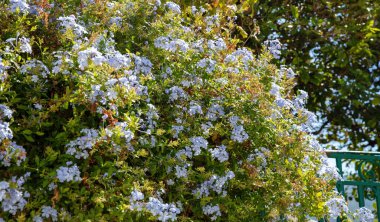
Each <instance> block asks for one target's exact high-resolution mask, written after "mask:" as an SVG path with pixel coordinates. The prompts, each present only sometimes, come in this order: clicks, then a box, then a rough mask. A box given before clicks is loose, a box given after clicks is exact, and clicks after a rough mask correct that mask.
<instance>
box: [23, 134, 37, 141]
mask: <svg viewBox="0 0 380 222" xmlns="http://www.w3.org/2000/svg"><path fill="white" fill-rule="evenodd" d="M22 135H24V137H25V139H26V140H27V141H29V142H34V139H33V137H31V136H29V135H26V134H22Z"/></svg>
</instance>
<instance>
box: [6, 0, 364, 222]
mask: <svg viewBox="0 0 380 222" xmlns="http://www.w3.org/2000/svg"><path fill="white" fill-rule="evenodd" d="M31 2H34V4H32V3H31ZM205 7H206V6H205ZM0 10H1V12H0V17H1V19H0V30H2V33H1V42H0V78H1V80H2V81H1V83H0V104H1V105H0V170H1V171H0V178H1V179H0V180H1V181H0V203H1V210H0V218H3V220H6V221H16V220H17V221H157V220H158V221H175V220H178V221H209V220H212V221H214V220H216V221H218V220H219V221H275V220H280V219H281V218H287V217H288V218H298V219H299V220H301V221H302V220H306V218H308V217H309V216H314V217H323V216H324V215H326V214H328V212H329V210H328V206H330V205H331V206H333V205H334V204H330V205H328V204H327V205H326V204H325V203H326V202H327V203H331V198H337V197H336V196H337V195H336V194H335V193H334V192H333V187H334V183H335V179H337V178H338V177H339V175H338V174H337V172H336V169H334V168H330V167H328V166H327V164H326V161H325V160H326V157H325V156H324V154H323V150H322V149H321V148H320V147H319V145H318V143H317V142H316V141H315V140H314V139H313V138H312V137H311V136H310V135H309V130H310V127H311V126H312V123H313V121H315V116H314V115H313V114H312V113H310V112H308V111H307V110H305V109H304V108H303V105H304V104H305V100H306V99H307V94H306V93H305V92H303V91H301V92H299V93H298V94H296V95H293V94H292V87H293V86H294V82H295V81H294V73H293V71H292V70H290V69H287V68H285V67H282V68H281V69H277V67H276V66H274V65H272V64H271V63H270V60H271V59H272V58H273V55H272V54H271V53H270V52H271V51H273V50H274V51H275V52H274V53H275V54H274V56H275V57H276V56H277V55H278V53H279V50H278V49H279V47H280V46H279V45H276V44H277V43H276V42H271V43H268V47H269V48H268V50H266V51H265V52H264V53H263V54H262V55H259V56H254V55H253V53H252V52H251V51H250V50H249V49H247V48H241V47H239V41H238V40H236V39H234V38H233V32H234V31H235V16H234V7H226V8H222V9H217V10H213V11H208V10H207V7H206V8H203V7H200V8H197V7H189V8H186V9H181V8H180V7H179V6H178V5H177V4H175V3H173V2H166V3H161V2H160V1H159V0H157V1H145V0H144V1H143V0H134V1H129V0H120V1H114V2H111V1H109V2H106V1H96V0H95V1H93V0H88V1H82V2H80V1H74V0H69V1H56V3H55V4H48V1H29V2H28V1H26V0H11V1H7V2H5V3H4V2H2V3H0ZM332 200H334V199H332ZM328 201H330V202H328ZM330 212H332V213H333V214H334V216H336V215H337V214H336V211H334V210H331V209H330ZM367 213H368V212H367V211H365V210H362V211H360V212H359V213H358V214H366V216H367V217H370V216H368V215H367ZM0 221H2V219H0Z"/></svg>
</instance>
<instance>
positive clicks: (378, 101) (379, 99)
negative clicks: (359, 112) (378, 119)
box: [372, 96, 380, 106]
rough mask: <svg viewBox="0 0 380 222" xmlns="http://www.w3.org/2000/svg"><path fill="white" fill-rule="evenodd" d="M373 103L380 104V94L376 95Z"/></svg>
mask: <svg viewBox="0 0 380 222" xmlns="http://www.w3.org/2000/svg"><path fill="white" fill-rule="evenodd" d="M372 104H373V105H374V106H377V105H379V104H380V96H376V97H375V98H374V99H373V100H372Z"/></svg>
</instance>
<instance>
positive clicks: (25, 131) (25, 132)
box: [22, 129, 33, 135]
mask: <svg viewBox="0 0 380 222" xmlns="http://www.w3.org/2000/svg"><path fill="white" fill-rule="evenodd" d="M32 133H33V132H32V131H31V130H28V129H26V130H24V131H22V134H26V135H30V134H32Z"/></svg>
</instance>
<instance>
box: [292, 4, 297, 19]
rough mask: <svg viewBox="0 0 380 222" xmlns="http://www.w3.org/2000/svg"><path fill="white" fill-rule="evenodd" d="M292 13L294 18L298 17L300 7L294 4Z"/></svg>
mask: <svg viewBox="0 0 380 222" xmlns="http://www.w3.org/2000/svg"><path fill="white" fill-rule="evenodd" d="M291 10H292V15H293V17H294V18H296V19H298V17H299V13H298V8H297V7H296V6H292V9H291Z"/></svg>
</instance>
